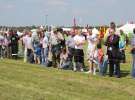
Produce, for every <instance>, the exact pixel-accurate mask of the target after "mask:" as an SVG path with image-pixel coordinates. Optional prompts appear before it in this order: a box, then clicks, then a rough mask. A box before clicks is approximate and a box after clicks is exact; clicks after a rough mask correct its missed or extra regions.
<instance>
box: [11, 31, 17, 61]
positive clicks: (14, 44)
mask: <svg viewBox="0 0 135 100" xmlns="http://www.w3.org/2000/svg"><path fill="white" fill-rule="evenodd" d="M18 40H19V37H18V34H17V31H16V30H15V31H14V32H13V34H12V35H11V48H12V58H15V59H17V57H18V45H19V44H18Z"/></svg>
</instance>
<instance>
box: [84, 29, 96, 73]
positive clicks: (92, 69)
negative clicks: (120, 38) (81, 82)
mask: <svg viewBox="0 0 135 100" xmlns="http://www.w3.org/2000/svg"><path fill="white" fill-rule="evenodd" d="M97 36H98V35H97V34H92V30H91V29H90V30H88V36H87V41H88V49H87V58H88V63H89V71H88V72H86V73H93V74H94V75H95V74H96V67H97V65H94V63H96V62H95V61H96V58H97V50H96V46H97V42H98V37H97Z"/></svg>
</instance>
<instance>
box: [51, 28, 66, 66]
mask: <svg viewBox="0 0 135 100" xmlns="http://www.w3.org/2000/svg"><path fill="white" fill-rule="evenodd" d="M62 40H64V37H63V35H62V34H61V33H60V32H58V31H57V29H54V30H53V32H52V33H51V36H50V39H49V46H50V47H51V52H52V60H53V61H52V62H53V67H55V68H56V67H57V68H58V67H59V64H60V52H61V45H60V43H61V41H62Z"/></svg>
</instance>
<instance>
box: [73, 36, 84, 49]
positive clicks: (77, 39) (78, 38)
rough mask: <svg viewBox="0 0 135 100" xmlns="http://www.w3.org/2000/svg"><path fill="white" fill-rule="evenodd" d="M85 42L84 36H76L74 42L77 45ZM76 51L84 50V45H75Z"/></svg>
mask: <svg viewBox="0 0 135 100" xmlns="http://www.w3.org/2000/svg"><path fill="white" fill-rule="evenodd" d="M84 41H85V37H84V36H83V35H76V36H75V37H74V42H75V43H76V42H79V43H82V42H84ZM75 49H83V44H81V45H76V44H75Z"/></svg>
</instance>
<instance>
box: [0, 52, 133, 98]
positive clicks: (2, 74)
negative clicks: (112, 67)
mask: <svg viewBox="0 0 135 100" xmlns="http://www.w3.org/2000/svg"><path fill="white" fill-rule="evenodd" d="M130 63H131V55H130V54H129V53H128V55H127V63H126V64H122V65H121V69H122V78H121V79H117V78H110V77H108V76H106V77H101V76H98V75H96V76H92V75H87V74H84V73H79V72H72V71H64V70H58V69H54V68H46V67H44V66H40V65H31V64H25V63H23V61H20V60H18V61H15V60H8V59H6V60H0V100H135V80H133V79H132V78H131V77H130V69H131V66H130V65H131V64H130Z"/></svg>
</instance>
